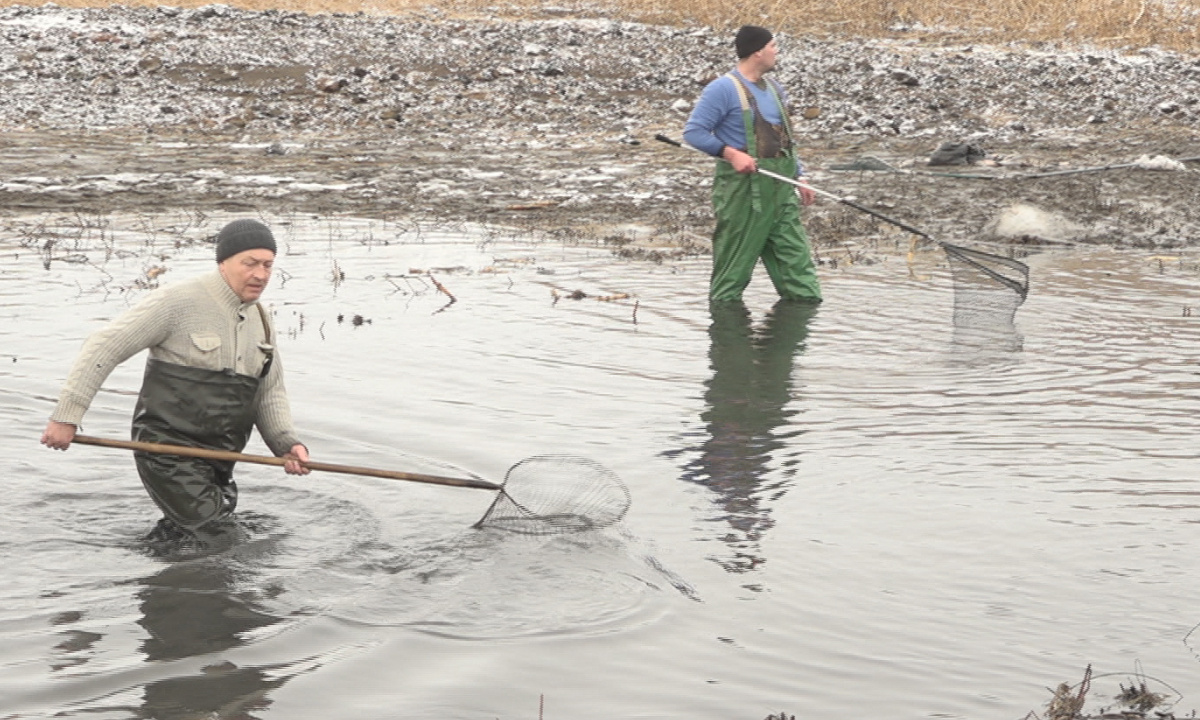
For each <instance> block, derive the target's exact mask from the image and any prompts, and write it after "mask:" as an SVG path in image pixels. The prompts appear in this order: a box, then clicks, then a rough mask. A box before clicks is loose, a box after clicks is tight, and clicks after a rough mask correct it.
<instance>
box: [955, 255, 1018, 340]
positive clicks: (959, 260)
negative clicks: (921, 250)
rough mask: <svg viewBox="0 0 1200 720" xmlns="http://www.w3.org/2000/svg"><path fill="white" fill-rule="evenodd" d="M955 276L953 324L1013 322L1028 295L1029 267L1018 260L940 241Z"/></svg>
mask: <svg viewBox="0 0 1200 720" xmlns="http://www.w3.org/2000/svg"><path fill="white" fill-rule="evenodd" d="M941 246H942V249H944V250H945V251H946V257H947V258H949V260H950V274H951V276H952V277H953V279H954V324H955V326H956V327H968V328H970V327H975V328H986V327H1003V326H1007V325H1012V323H1013V321H1014V319H1015V318H1016V314H1017V308H1019V307H1021V304H1022V303H1024V302H1025V297H1026V296H1027V295H1028V294H1029V266H1028V265H1026V264H1025V263H1023V262H1021V261H1019V260H1013V259H1012V258H1006V257H1003V256H1000V255H994V254H992V253H985V252H980V251H978V250H971V249H969V248H965V247H960V246H958V245H950V244H949V243H941Z"/></svg>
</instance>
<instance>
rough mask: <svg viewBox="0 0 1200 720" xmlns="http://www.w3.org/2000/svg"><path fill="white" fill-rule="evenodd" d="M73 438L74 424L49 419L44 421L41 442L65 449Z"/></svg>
mask: <svg viewBox="0 0 1200 720" xmlns="http://www.w3.org/2000/svg"><path fill="white" fill-rule="evenodd" d="M74 440H75V426H74V425H72V424H71V423H62V422H55V421H53V420H51V421H50V422H48V423H46V429H45V430H44V431H43V432H42V444H43V445H45V446H46V447H48V448H53V449H55V450H66V449H67V448H69V447H71V442H72V441H74Z"/></svg>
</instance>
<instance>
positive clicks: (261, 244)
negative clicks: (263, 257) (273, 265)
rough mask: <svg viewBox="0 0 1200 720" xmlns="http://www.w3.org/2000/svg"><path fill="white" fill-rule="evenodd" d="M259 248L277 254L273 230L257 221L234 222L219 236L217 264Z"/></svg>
mask: <svg viewBox="0 0 1200 720" xmlns="http://www.w3.org/2000/svg"><path fill="white" fill-rule="evenodd" d="M257 248H262V249H263V250H270V251H271V252H276V250H275V236H274V235H272V234H271V229H270V228H269V227H267V226H266V225H263V224H262V223H260V222H259V221H257V220H234V221H233V222H231V223H229V224H228V225H226V226H225V227H223V228H221V232H220V233H218V234H217V262H224V261H225V259H226V258H229V257H233V256H234V255H237V254H238V253H240V252H243V251H246V250H254V249H257Z"/></svg>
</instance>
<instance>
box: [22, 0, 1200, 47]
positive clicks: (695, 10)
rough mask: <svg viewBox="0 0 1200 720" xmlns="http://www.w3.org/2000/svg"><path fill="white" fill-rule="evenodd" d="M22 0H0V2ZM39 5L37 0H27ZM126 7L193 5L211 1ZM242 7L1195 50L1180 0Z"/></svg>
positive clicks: (1197, 12) (71, 0)
mask: <svg viewBox="0 0 1200 720" xmlns="http://www.w3.org/2000/svg"><path fill="white" fill-rule="evenodd" d="M14 4H29V3H17V2H13V1H12V0H0V5H14ZM33 4H40V3H33ZM56 4H57V5H59V6H63V7H104V6H108V5H113V4H116V3H114V2H110V1H106V0H59V1H58V2H56ZM123 4H127V5H150V6H154V5H174V6H179V7H199V6H203V5H209V4H212V2H211V0H177V1H174V2H166V3H159V2H153V1H152V0H129V2H126V3H123ZM225 4H228V5H231V6H234V7H238V8H243V9H248V10H270V9H276V10H294V11H299V12H307V13H322V12H328V13H354V12H364V13H368V14H382V15H401V14H405V13H426V12H429V11H435V12H439V13H444V14H447V15H462V16H477V15H481V14H486V15H494V16H503V17H527V16H542V15H545V14H548V13H549V14H555V15H562V16H576V17H605V18H611V19H620V20H632V21H639V22H649V23H661V24H668V25H683V26H689V25H699V26H712V27H716V28H733V27H737V26H738V25H741V24H743V23H747V22H751V23H760V24H764V25H768V26H770V27H772V28H773V29H777V30H780V31H783V32H787V33H794V34H799V33H807V34H812V35H819V36H847V35H851V36H867V37H905V38H915V39H918V40H923V41H929V42H944V41H954V42H990V43H1005V42H1015V43H1051V44H1054V45H1074V46H1094V47H1105V48H1118V49H1132V48H1143V47H1154V46H1157V47H1162V48H1165V49H1170V50H1177V51H1181V52H1195V50H1196V48H1197V47H1200V8H1197V7H1196V5H1195V4H1194V3H1192V2H1186V1H1185V0H990V1H989V2H986V3H954V4H946V3H930V2H920V1H918V0H832V1H829V0H788V2H786V3H785V2H771V3H764V4H763V5H762V6H761V7H757V6H756V7H754V8H753V9H750V8H747V7H746V6H743V5H737V4H730V3H728V2H724V1H723V0H666V1H663V0H600V2H579V0H568V1H567V2H561V3H558V2H548V1H547V0H506V1H505V2H493V1H492V0H440V1H439V2H436V3H435V2H430V1H429V0H231V2H227V3H225Z"/></svg>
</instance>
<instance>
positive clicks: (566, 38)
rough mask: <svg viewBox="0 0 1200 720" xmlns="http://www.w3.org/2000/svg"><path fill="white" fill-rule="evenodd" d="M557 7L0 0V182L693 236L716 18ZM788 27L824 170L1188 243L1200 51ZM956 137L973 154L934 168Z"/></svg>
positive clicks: (795, 85)
mask: <svg viewBox="0 0 1200 720" xmlns="http://www.w3.org/2000/svg"><path fill="white" fill-rule="evenodd" d="M564 13H565V11H563V10H561V9H559V8H554V7H547V8H545V11H544V18H543V19H538V20H523V21H519V22H518V21H511V20H502V19H499V18H487V17H481V18H471V19H462V18H451V17H448V16H445V15H442V14H441V13H439V12H437V11H434V10H430V11H426V12H424V13H422V14H419V15H409V16H404V17H386V16H372V15H366V14H362V13H356V14H338V15H305V14H301V13H296V12H288V11H274V10H273V11H263V12H258V11H245V10H237V9H233V8H230V7H227V6H222V5H210V6H205V7H201V8H197V9H179V8H173V7H158V8H130V7H119V6H118V7H112V8H107V9H64V8H59V7H55V6H53V5H47V6H41V7H27V6H11V7H6V8H0V37H2V38H3V40H2V41H0V88H3V91H4V102H3V103H0V128H2V129H3V130H4V135H3V139H2V140H0V147H2V148H3V150H4V152H3V160H2V161H0V203H2V204H3V205H2V206H3V207H4V208H5V213H6V214H9V215H13V214H19V213H37V212H55V211H76V212H78V211H81V210H82V211H86V212H101V213H102V212H110V211H115V210H132V211H145V212H153V211H154V210H155V209H156V208H162V207H182V208H198V209H203V208H224V209H238V210H243V209H245V210H249V209H256V210H261V211H271V212H284V211H303V212H314V213H332V212H339V213H356V214H366V215H379V216H385V215H386V216H394V215H400V214H403V215H415V216H428V217H433V218H445V219H448V220H451V219H453V220H460V221H480V222H505V223H523V224H528V225H529V226H530V227H537V228H541V229H544V230H550V231H552V232H558V233H579V234H586V233H592V234H599V235H600V236H604V235H606V234H608V235H617V236H619V235H621V234H629V235H631V236H637V238H638V239H639V240H642V241H646V242H649V243H650V244H654V243H659V244H664V245H676V246H679V245H683V246H687V247H693V248H700V249H703V245H704V243H705V242H706V237H707V233H708V231H709V228H710V224H711V213H710V210H709V205H708V194H707V191H708V180H709V162H708V161H707V160H705V159H704V158H703V157H700V156H699V155H698V154H696V153H691V152H685V151H681V150H678V149H673V148H671V147H669V146H666V145H664V144H662V143H658V142H655V141H654V140H653V137H654V135H655V134H656V133H660V132H661V133H665V134H667V135H670V136H673V137H678V135H679V132H680V130H681V128H682V124H683V121H684V119H685V118H686V115H687V112H688V110H689V109H690V107H691V103H692V102H693V101H694V99H695V97H696V96H697V94H698V93H699V91H700V89H701V88H702V87H703V84H704V83H705V82H707V81H708V80H710V79H711V78H713V77H715V76H716V75H717V74H719V73H722V72H724V71H726V70H727V69H728V68H729V67H730V66H731V64H732V62H733V57H732V51H731V47H730V42H729V38H728V37H726V34H725V33H718V32H714V31H713V30H711V29H709V28H701V27H669V26H651V25H642V24H636V23H629V22H619V21H613V20H605V19H594V18H578V17H567V16H565V15H564ZM780 40H781V44H782V55H781V66H780V69H779V79H780V80H781V81H782V82H783V83H784V85H785V86H786V87H788V88H789V89H790V91H791V93H792V105H793V107H792V110H793V113H794V115H795V117H796V118H797V126H798V131H799V133H800V135H801V137H800V140H801V152H802V156H803V158H804V160H805V162H806V165H807V166H808V168H809V170H810V171H811V173H812V176H813V180H814V182H818V183H820V184H821V185H822V187H824V188H826V189H828V190H831V191H833V192H835V193H839V194H843V195H852V196H854V197H856V198H857V199H858V200H859V201H865V202H869V203H871V204H873V205H875V206H877V207H878V208H880V209H881V210H882V211H884V212H888V213H893V214H895V215H897V216H900V217H903V218H904V219H905V221H907V222H910V223H913V224H916V225H918V226H920V227H922V228H923V229H926V230H927V231H928V232H930V233H932V234H935V235H939V236H945V237H946V239H948V240H956V239H958V240H961V239H964V238H972V239H974V238H979V237H982V236H984V235H986V234H987V233H989V232H992V230H989V228H992V229H994V227H995V221H996V218H997V216H998V215H999V214H1000V213H1002V212H1004V211H1005V210H1006V209H1009V208H1010V207H1011V206H1012V205H1013V204H1014V203H1017V202H1022V203H1029V204H1033V205H1036V206H1037V207H1039V208H1041V209H1044V210H1045V211H1047V212H1050V213H1054V214H1057V215H1059V216H1061V217H1062V218H1063V219H1064V220H1065V221H1066V224H1065V225H1064V227H1070V228H1072V229H1073V231H1072V233H1071V234H1070V235H1069V237H1067V238H1065V240H1069V241H1071V242H1104V243H1114V244H1134V245H1139V246H1146V247H1163V246H1185V245H1191V244H1196V243H1197V242H1200V202H1197V201H1198V200H1200V181H1198V176H1197V170H1198V169H1200V167H1198V166H1197V163H1196V162H1195V159H1197V158H1198V157H1200V142H1198V138H1200V56H1188V55H1181V54H1178V53H1172V52H1166V51H1161V50H1157V49H1144V50H1140V51H1137V52H1132V53H1118V52H1115V51H1101V50H1074V51H1063V50H1055V49H1051V48H1042V49H1038V48H1018V47H1015V46H1012V47H984V46H978V45H966V44H964V45H948V44H939V45H929V44H924V43H921V42H919V41H917V40H903V39H899V40H897V39H892V40H862V39H855V38H844V39H818V38H813V37H788V36H784V37H781V38H780ZM945 143H962V144H966V145H970V146H972V147H973V148H975V149H977V150H978V151H979V152H980V153H981V158H978V161H977V162H976V163H974V164H972V165H969V166H963V167H957V168H949V169H947V168H944V167H933V166H930V165H928V160H929V158H930V157H931V155H932V154H933V153H934V152H935V151H936V150H937V149H938V147H939V146H941V145H943V144H945ZM864 159H870V160H872V161H873V162H874V165H866V166H864V163H863V160H864ZM1139 159H1141V160H1142V161H1143V162H1142V163H1140V164H1139V163H1138V160H1139ZM1146 159H1158V160H1160V161H1168V160H1169V161H1173V162H1169V163H1165V164H1163V165H1162V166H1161V167H1153V166H1152V165H1151V164H1148V163H1146V162H1145V160H1146ZM1179 161H1182V162H1179ZM1110 166H1111V167H1110ZM864 167H865V168H868V169H864ZM871 167H874V169H869V168H871ZM855 168H858V169H857V170H855ZM1101 168H1106V169H1101ZM1151 168H1153V169H1151ZM1062 170H1087V171H1085V172H1070V173H1059V174H1053V173H1055V172H1056V171H1062ZM809 213H810V224H811V226H812V228H813V230H814V233H813V234H814V239H815V240H816V241H817V242H818V243H821V242H827V243H841V242H852V241H856V240H861V239H862V238H864V237H871V236H876V235H880V234H886V233H887V232H888V229H887V228H885V227H881V226H879V224H878V223H876V222H875V221H872V220H869V219H867V218H862V217H855V216H854V215H853V211H852V210H848V209H846V208H844V207H841V206H838V205H837V204H836V203H828V202H826V203H823V204H819V205H818V206H814V207H813V208H812V209H810V211H809ZM1041 239H1046V238H1041ZM1051 239H1053V238H1051ZM1018 240H1024V241H1030V240H1039V239H1038V238H1032V239H1031V238H1023V239H1022V238H1018ZM1057 240H1059V241H1062V240H1064V238H1057Z"/></svg>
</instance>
